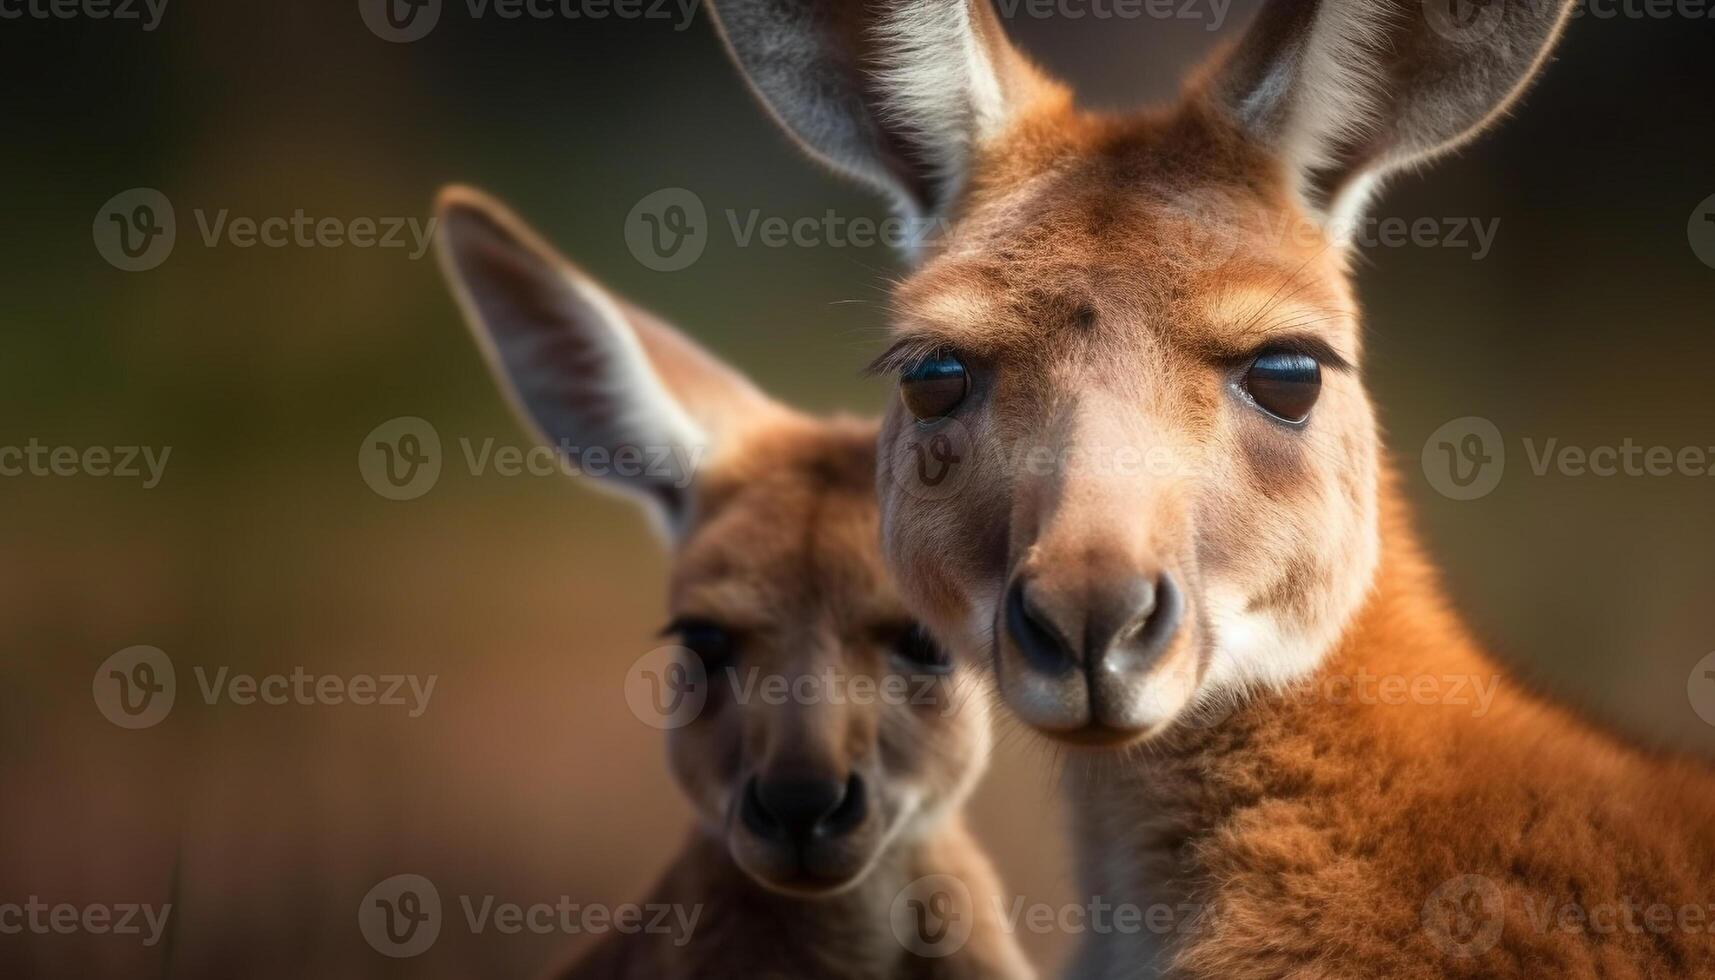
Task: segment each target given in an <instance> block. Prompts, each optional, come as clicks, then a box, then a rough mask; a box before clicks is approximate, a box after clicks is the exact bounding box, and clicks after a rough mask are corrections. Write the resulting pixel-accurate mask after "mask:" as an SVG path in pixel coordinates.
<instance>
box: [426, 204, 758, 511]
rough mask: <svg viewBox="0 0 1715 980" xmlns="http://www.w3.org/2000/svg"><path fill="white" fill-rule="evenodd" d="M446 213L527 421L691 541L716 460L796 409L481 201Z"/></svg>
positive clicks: (466, 293) (470, 292)
mask: <svg viewBox="0 0 1715 980" xmlns="http://www.w3.org/2000/svg"><path fill="white" fill-rule="evenodd" d="M436 214H437V232H436V243H437V245H438V247H439V252H440V258H441V266H442V270H443V271H444V272H445V274H446V277H447V280H448V281H449V282H450V283H451V285H452V288H453V292H454V294H455V295H456V296H457V298H458V301H459V305H460V307H462V309H463V310H464V314H465V320H466V321H467V323H468V324H469V326H470V328H471V332H472V333H473V334H475V336H476V341H477V345H478V346H479V347H480V348H481V349H482V352H483V355H484V357H485V358H486V359H487V361H488V365H489V368H490V370H491V371H492V372H493V373H494V376H495V379H496V381H498V382H499V384H500V387H501V389H502V390H503V391H504V392H505V393H506V394H507V396H508V398H509V400H510V401H511V402H512V404H513V407H514V409H515V410H516V411H517V412H518V414H519V416H520V417H521V418H522V419H523V420H524V421H525V423H526V424H527V425H528V426H529V427H530V428H531V429H533V430H534V431H535V433H536V434H537V436H538V437H539V438H540V439H541V440H542V441H543V442H544V443H546V444H548V445H550V446H553V447H554V448H555V449H557V450H559V451H560V452H562V453H563V454H564V457H565V458H566V460H567V462H569V463H570V464H572V465H573V466H575V467H576V468H577V469H578V471H579V472H583V473H586V474H589V475H591V476H594V477H596V478H598V479H600V480H602V481H603V483H604V484H605V485H607V486H609V487H612V488H614V489H618V490H622V491H625V492H627V493H629V494H631V495H633V496H634V497H638V498H640V499H641V500H643V501H644V502H646V504H647V506H648V507H649V508H650V509H651V510H652V511H653V512H654V514H655V516H657V517H658V518H660V519H661V520H662V521H663V523H664V524H665V526H666V528H667V530H668V531H669V534H670V535H672V536H677V535H678V534H679V533H681V532H682V531H683V529H684V524H685V521H686V518H687V515H688V512H689V509H690V504H691V497H692V491H693V489H694V481H695V475H696V469H697V467H698V466H699V464H701V463H703V462H704V461H705V456H706V455H707V454H709V453H711V452H719V451H720V450H721V448H722V447H724V446H729V445H730V444H731V442H732V441H733V439H734V438H735V437H736V436H737V435H738V434H739V432H740V431H742V430H743V429H744V428H745V427H747V426H750V425H755V424H758V423H760V422H763V421H765V420H767V419H768V418H770V417H772V416H775V415H777V414H779V413H781V412H784V409H782V408H781V407H780V406H779V405H778V404H776V403H775V402H773V401H771V400H770V399H769V398H768V397H767V396H765V395H763V394H762V393H761V392H760V391H758V390H757V389H756V388H755V387H754V386H753V385H751V383H750V382H749V381H747V380H746V379H745V378H744V377H743V376H741V375H739V374H738V373H737V372H736V371H734V370H733V369H732V368H730V367H728V366H727V365H725V364H724V363H722V362H721V361H719V360H717V359H716V358H715V357H714V356H713V355H711V354H709V353H708V352H707V351H705V350H703V349H702V348H701V347H698V346H697V345H696V344H695V343H693V342H692V341H691V340H690V339H689V338H688V337H686V336H685V335H683V334H681V333H679V332H678V331H676V330H674V329H672V328H671V327H668V326H666V325H665V324H663V323H661V322H660V321H659V320H657V319H655V318H654V317H652V316H650V315H649V314H647V313H644V312H643V311H641V310H638V309H637V308H635V307H633V306H631V305H630V304H628V303H626V302H625V301H624V300H621V299H619V298H618V297H615V296H612V295H610V294H609V293H608V292H607V291H605V290H603V289H602V288H601V287H600V286H599V285H597V284H596V283H595V281H594V280H592V279H591V278H589V277H588V276H587V275H585V274H584V273H583V272H581V271H580V270H578V269H577V268H576V267H574V266H573V265H572V264H571V263H570V262H568V261H567V260H565V259H564V258H562V257H560V255H558V254H557V253H556V252H555V251H554V250H553V249H552V248H551V247H550V246H548V245H547V244H545V243H544V242H543V241H542V240H541V239H540V238H538V237H537V236H536V235H535V234H534V233H533V232H532V231H531V230H530V229H529V228H528V227H527V226H526V225H525V224H524V223H523V222H521V221H520V220H518V219H517V218H516V217H514V216H513V215H512V213H511V212H509V211H508V210H506V208H505V207H504V206H503V205H501V204H499V203H498V202H496V201H494V200H492V199H490V198H488V197H487V196H485V195H483V194H482V193H481V192H479V191H475V190H471V189H469V188H461V187H451V188H447V189H446V190H443V191H442V192H441V194H440V197H439V199H438V201H437V202H436Z"/></svg>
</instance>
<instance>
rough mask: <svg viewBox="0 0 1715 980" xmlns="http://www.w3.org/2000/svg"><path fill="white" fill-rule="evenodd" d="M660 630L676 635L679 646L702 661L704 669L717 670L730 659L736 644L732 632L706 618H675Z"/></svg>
mask: <svg viewBox="0 0 1715 980" xmlns="http://www.w3.org/2000/svg"><path fill="white" fill-rule="evenodd" d="M661 632H662V634H663V635H665V636H673V637H677V638H678V640H679V645H680V646H682V647H685V648H686V649H688V650H690V651H691V652H692V653H694V654H696V655H697V658H698V659H699V660H701V661H702V662H703V669H704V670H717V669H719V668H720V667H723V666H725V665H726V664H728V663H730V662H731V661H732V658H733V653H734V648H735V646H736V644H735V643H734V642H733V636H732V633H730V632H728V631H727V630H726V629H725V628H724V627H722V626H719V625H718V624H715V623H712V622H709V621H708V620H706V619H692V618H684V619H675V620H673V622H672V623H671V624H670V625H669V626H668V627H667V628H666V629H664V630H662V631H661Z"/></svg>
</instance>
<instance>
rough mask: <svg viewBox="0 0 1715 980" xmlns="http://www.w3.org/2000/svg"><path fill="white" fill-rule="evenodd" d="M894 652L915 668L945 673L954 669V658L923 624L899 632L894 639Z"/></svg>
mask: <svg viewBox="0 0 1715 980" xmlns="http://www.w3.org/2000/svg"><path fill="white" fill-rule="evenodd" d="M893 652H894V653H895V654H896V655H898V657H899V659H900V660H903V661H905V662H906V663H907V664H910V665H911V667H912V669H914V670H926V671H929V672H931V673H936V674H944V673H947V672H948V671H950V670H952V669H953V658H952V657H951V656H950V655H949V654H948V653H947V651H946V650H945V649H943V648H942V647H941V645H940V644H939V643H936V642H935V638H934V637H932V636H930V635H929V631H928V630H926V629H924V628H923V627H921V626H912V627H911V628H910V629H908V630H906V631H905V632H903V633H901V634H899V638H898V639H897V640H895V641H893Z"/></svg>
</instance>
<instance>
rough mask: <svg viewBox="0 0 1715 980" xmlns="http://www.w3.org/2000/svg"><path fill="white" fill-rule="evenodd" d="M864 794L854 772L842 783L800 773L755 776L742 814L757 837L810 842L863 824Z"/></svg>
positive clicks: (781, 840) (845, 831) (748, 785)
mask: <svg viewBox="0 0 1715 980" xmlns="http://www.w3.org/2000/svg"><path fill="white" fill-rule="evenodd" d="M866 797H867V793H866V791H865V789H864V784H863V779H862V778H861V777H860V776H858V775H857V774H856V773H853V774H852V775H851V776H850V777H849V778H847V779H846V780H844V781H841V780H837V779H828V778H824V777H814V776H798V775H788V776H778V777H771V778H768V779H752V780H751V781H750V782H749V783H748V784H747V785H746V786H745V792H744V802H743V804H742V806H741V807H740V810H739V815H740V817H741V818H742V819H743V820H744V824H745V826H746V827H748V828H750V831H751V833H754V834H756V835H757V836H758V837H762V838H765V839H768V840H773V841H780V842H782V843H793V844H806V843H808V842H810V841H812V840H815V839H818V838H828V837H838V836H840V835H841V834H845V833H848V832H850V831H851V830H853V829H854V828H856V827H857V826H858V824H860V823H862V822H863V818H864V813H865V808H866V807H867V805H868V801H867V799H866Z"/></svg>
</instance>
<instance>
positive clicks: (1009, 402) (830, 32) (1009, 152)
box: [716, 0, 1571, 745]
mask: <svg viewBox="0 0 1715 980" xmlns="http://www.w3.org/2000/svg"><path fill="white" fill-rule="evenodd" d="M716 7H717V11H718V15H719V21H720V24H721V26H722V30H723V32H724V35H725V37H726V39H727V42H728V44H729V47H730V48H731V51H732V53H733V55H734V56H735V58H736V60H737V62H738V64H739V65H740V67H741V68H742V69H743V70H744V71H745V72H746V74H747V75H748V76H749V77H750V80H751V82H752V85H753V87H754V88H755V90H756V92H757V93H758V94H759V95H760V96H761V97H762V98H763V99H764V101H765V102H767V104H768V105H769V107H770V108H771V109H772V111H773V113H774V115H775V117H776V118H777V119H778V120H779V121H780V122H781V123H782V124H783V125H784V126H785V127H786V128H787V129H788V130H790V131H791V132H792V133H793V134H795V135H796V136H797V137H798V138H799V139H800V141H801V142H802V143H803V144H804V145H805V146H806V147H807V148H808V149H810V150H811V152H813V153H815V154H816V155H818V156H820V157H821V158H823V159H824V160H825V161H827V162H829V163H831V164H832V165H833V166H834V167H835V168H837V169H839V170H841V171H843V172H845V173H847V174H848V175H850V176H852V177H854V178H856V179H858V180H860V181H862V182H864V183H867V184H869V185H871V186H873V187H875V188H878V189H880V190H882V191H884V192H885V193H887V194H888V195H889V196H890V197H891V198H892V200H893V202H894V204H895V206H896V208H897V210H898V211H899V212H900V213H901V214H903V215H904V216H905V217H906V218H907V219H910V220H915V221H919V222H923V223H924V225H925V227H928V228H930V229H933V230H934V231H935V232H936V234H932V235H925V236H922V243H921V247H919V248H917V249H916V250H914V252H913V254H912V255H911V256H910V258H911V259H913V260H914V261H915V262H916V263H917V266H916V269H915V270H914V272H913V274H912V275H910V276H909V277H908V278H907V279H906V280H905V281H904V283H903V284H902V285H900V286H899V287H898V288H897V290H896V291H895V300H896V302H895V307H896V309H895V316H894V321H895V322H894V327H895V332H896V339H897V343H896V344H895V346H894V347H893V349H892V350H891V351H889V353H888V354H887V355H886V356H884V357H883V358H882V359H881V360H880V361H879V362H878V364H877V367H878V369H879V370H881V371H883V372H884V373H889V374H895V375H897V377H898V379H899V394H900V399H899V404H898V405H896V406H895V407H894V408H893V409H891V410H890V411H889V413H888V416H887V420H886V423H885V426H884V430H883V433H882V437H881V446H882V451H881V471H882V476H881V478H880V480H879V482H878V486H879V487H880V488H881V499H882V511H883V517H882V533H883V539H884V542H885V550H886V553H887V555H888V559H889V562H890V565H891V566H892V568H893V569H894V572H895V574H896V576H897V578H898V579H899V581H900V584H901V589H902V591H903V593H904V594H905V596H906V597H907V599H908V601H910V602H911V604H912V606H913V608H914V609H915V610H916V611H917V612H918V614H919V615H920V616H922V617H923V618H924V619H925V621H926V622H928V623H929V625H930V626H931V627H932V628H933V629H934V630H935V631H936V632H937V633H938V634H939V635H941V636H942V637H943V638H944V639H947V640H948V641H950V642H951V643H952V644H953V645H954V646H956V647H957V648H958V649H959V650H960V651H962V652H963V653H965V654H967V655H969V656H970V657H971V658H972V659H974V660H976V661H978V662H981V663H986V664H989V665H991V666H992V669H993V671H994V674H995V676H996V678H997V680H998V684H999V688H1000V691H1001V693H1002V695H1003V696H1004V698H1005V700H1006V702H1007V704H1008V705H1009V706H1010V707H1011V708H1012V710H1013V711H1014V712H1015V713H1016V714H1018V715H1019V716H1020V717H1021V718H1023V719H1024V720H1025V721H1027V722H1028V723H1030V724H1031V725H1032V726H1034V727H1036V728H1037V729H1040V730H1041V731H1043V732H1046V733H1048V734H1050V735H1052V736H1054V737H1057V738H1060V739H1063V740H1067V741H1071V742H1075V743H1084V744H1091V743H1093V744H1107V745H1113V744H1127V743H1131V742H1134V741H1137V740H1139V739H1144V738H1148V737H1150V736H1152V735H1154V734H1156V733H1159V732H1161V731H1162V730H1164V729H1165V728H1167V727H1168V726H1169V725H1171V724H1172V723H1174V722H1175V721H1176V720H1179V719H1182V718H1194V717H1197V715H1196V714H1195V713H1194V709H1195V707H1196V706H1198V705H1200V704H1203V703H1207V702H1212V701H1216V700H1219V699H1221V698H1223V697H1234V696H1239V695H1242V694H1243V693H1244V692H1246V691H1247V690H1251V689H1257V688H1265V689H1266V688H1275V687H1279V686H1281V685H1284V684H1287V683H1289V682H1291V681H1293V680H1294V679H1297V678H1300V677H1302V676H1304V675H1305V674H1307V673H1308V672H1310V671H1312V670H1314V669H1315V668H1316V666H1317V665H1318V664H1319V663H1320V661H1321V659H1322V658H1323V656H1324V655H1325V654H1326V652H1327V650H1328V649H1329V648H1330V647H1331V645H1332V644H1333V643H1334V642H1335V641H1336V640H1337V639H1338V637H1339V635H1340V633H1341V632H1342V630H1343V629H1344V628H1345V625H1346V623H1347V622H1348V621H1349V620H1350V618H1351V616H1352V614H1353V613H1354V612H1355V610H1356V609H1357V607H1358V605H1359V604H1360V602H1361V601H1362V599H1363V597H1364V595H1365V594H1366V592H1367V589H1368V587H1369V585H1370V581H1371V578H1372V577H1373V574H1374V568H1375V564H1376V552H1377V541H1376V539H1377V531H1376V525H1377V517H1376V513H1375V511H1376V496H1377V487H1376V482H1377V480H1378V473H1377V470H1378V466H1377V462H1376V457H1377V448H1376V442H1377V440H1376V435H1375V423H1374V419H1373V415H1372V412H1371V409H1370V406H1369V403H1368V401H1367V399H1366V397H1365V394H1364V391H1363V389H1362V386H1361V385H1360V384H1359V380H1358V377H1357V370H1356V365H1357V364H1358V359H1359V350H1358V339H1359V333H1358V325H1357V313H1356V308H1355V304H1354V303H1353V301H1352V297H1351V291H1350V288H1349V286H1348V283H1347V276H1346V265H1347V263H1348V261H1349V258H1350V257H1349V255H1348V253H1347V251H1346V247H1347V246H1346V242H1345V239H1346V238H1347V237H1348V235H1347V234H1346V232H1347V231H1349V230H1350V229H1351V227H1352V223H1353V222H1354V221H1355V220H1356V219H1357V217H1358V216H1359V215H1361V213H1362V210H1363V208H1364V206H1365V204H1366V202H1367V200H1368V199H1369V197H1370V196H1371V195H1372V193H1373V192H1374V191H1375V189H1376V187H1377V185H1378V184H1379V182H1380V181H1381V180H1382V179H1384V178H1385V177H1387V176H1388V175H1390V174H1393V173H1396V172H1398V171H1400V170H1402V169H1405V168H1408V167H1411V166H1413V165H1415V164H1417V163H1419V162H1421V161H1423V160H1425V159H1427V158H1429V157H1432V156H1435V155H1437V154H1439V153H1442V152H1444V151H1446V150H1447V149H1449V148H1451V147H1454V146H1457V145H1458V144H1460V143H1462V142H1463V141H1465V140H1466V139H1468V138H1470V137H1471V136H1472V135H1473V134H1474V133H1476V132H1477V131H1479V130H1480V129H1482V128H1483V127H1484V126H1486V125H1487V124H1488V123H1489V122H1490V121H1491V120H1492V119H1494V118H1495V117H1496V116H1497V115H1498V114H1500V113H1501V112H1502V111H1503V110H1504V109H1505V108H1506V107H1507V105H1509V104H1510V103H1511V102H1512V101H1513V99H1514V98H1515V97H1516V96H1517V95H1518V94H1519V92H1520V91H1521V90H1522V89H1523V87H1524V86H1525V84H1526V83H1527V82H1528V80H1529V79H1530V78H1531V77H1532V76H1533V75H1534V74H1535V73H1536V71H1537V69H1538V68H1539V67H1540V65H1541V63H1542V61H1543V59H1544V58H1545V56H1546V53H1547V51H1548V50H1549V48H1550V47H1551V46H1552V45H1553V43H1554V41H1555V39H1556V38H1557V37H1558V34H1559V31H1560V29H1561V26H1562V25H1563V23H1564V21H1565V19H1566V16H1567V14H1568V13H1569V12H1570V9H1571V3H1570V2H1569V0H1552V2H1550V0H1497V2H1495V3H1492V4H1484V5H1483V9H1482V10H1481V11H1476V12H1472V15H1471V16H1467V17H1457V18H1450V17H1448V16H1447V15H1446V12H1445V11H1444V10H1442V9H1441V8H1440V7H1438V6H1437V5H1435V4H1424V3H1421V2H1418V0H1270V2H1269V3H1267V4H1265V5H1264V6H1263V8H1262V10H1261V11H1260V12H1259V14H1258V15H1257V17H1256V20H1255V22H1254V23H1253V24H1252V26H1251V28H1250V29H1249V30H1248V31H1247V33H1246V34H1245V36H1244V37H1243V39H1242V40H1241V41H1240V42H1239V44H1237V45H1236V46H1233V47H1231V48H1229V49H1227V50H1225V51H1223V52H1222V55H1221V56H1220V57H1219V58H1218V59H1217V60H1216V62H1215V63H1213V64H1211V65H1210V66H1209V67H1207V68H1206V69H1205V70H1204V71H1202V72H1201V73H1199V75H1198V76H1197V77H1196V78H1194V79H1193V80H1192V82H1191V83H1190V85H1189V86H1188V88H1187V92H1186V95H1185V97H1184V98H1183V99H1182V100H1181V101H1180V103H1179V104H1178V105H1177V106H1176V107H1174V108H1171V109H1168V110H1165V111H1152V112H1149V113H1146V114H1139V115H1129V116H1116V117H1107V116H1097V115H1093V114H1089V113H1084V112H1080V111H1078V110H1077V109H1075V108H1074V107H1073V105H1072V100H1071V97H1070V95H1069V93H1068V92H1067V91H1066V90H1065V89H1064V88H1063V87H1061V86H1060V85H1058V84H1057V83H1055V82H1053V81H1051V80H1049V79H1048V78H1046V77H1045V76H1044V75H1043V74H1042V73H1041V72H1040V71H1039V70H1037V69H1036V68H1035V67H1034V66H1033V65H1031V64H1030V63H1029V62H1028V61H1027V60H1026V59H1025V58H1024V57H1023V56H1021V55H1020V54H1019V53H1018V52H1017V51H1016V50H1015V49H1014V48H1013V47H1012V46H1011V45H1010V44H1009V43H1008V41H1007V38H1006V32H1005V29H1004V25H1003V23H1002V22H1001V20H1000V19H999V17H998V16H996V14H995V12H994V10H993V9H992V7H991V6H990V4H989V2H988V0H914V2H889V0H877V2H874V3H863V4H853V3H845V2H837V0H811V2H807V3H802V4H794V5H789V6H788V5H781V4H778V3H775V2H773V0H718V2H717V4H716Z"/></svg>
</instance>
